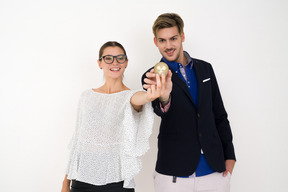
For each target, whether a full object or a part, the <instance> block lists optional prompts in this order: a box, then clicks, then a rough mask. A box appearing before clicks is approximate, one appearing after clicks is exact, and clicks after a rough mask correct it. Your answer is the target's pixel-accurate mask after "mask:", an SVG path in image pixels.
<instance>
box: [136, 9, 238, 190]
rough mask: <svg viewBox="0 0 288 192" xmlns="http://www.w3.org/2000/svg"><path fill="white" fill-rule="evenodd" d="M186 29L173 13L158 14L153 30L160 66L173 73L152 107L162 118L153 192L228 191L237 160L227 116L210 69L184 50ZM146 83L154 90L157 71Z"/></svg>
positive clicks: (151, 74)
mask: <svg viewBox="0 0 288 192" xmlns="http://www.w3.org/2000/svg"><path fill="white" fill-rule="evenodd" d="M183 27H184V23H183V20H182V19H181V17H180V16H179V15H177V14H174V13H166V14H162V15H160V16H159V17H158V18H157V19H156V21H155V22H154V25H153V33H154V43H155V45H156V46H157V47H158V49H159V51H160V53H161V55H162V56H163V57H162V59H161V61H162V62H165V63H166V64H167V65H168V66H169V68H170V70H171V71H172V74H173V75H171V72H169V73H168V75H167V76H166V78H165V77H164V76H163V75H162V77H161V78H162V82H164V84H163V85H165V89H163V90H164V91H163V92H162V93H161V97H159V99H156V100H154V101H153V102H152V105H153V108H154V112H155V113H156V114H157V115H159V116H160V117H161V125H160V131H159V136H158V156H157V163H156V172H155V175H154V185H155V192H193V191H205V192H208V191H209V192H212V191H213V192H226V191H227V192H228V191H229V190H230V177H231V174H232V171H233V168H234V164H235V160H236V158H235V154H234V146H233V143H232V133H231V129H230V125H229V121H228V119H227V113H226V111H225V108H224V105H223V102H222V98H221V95H220V91H219V87H218V84H217V80H216V77H215V74H214V72H213V69H212V66H211V65H210V64H209V63H207V62H205V61H202V60H198V59H195V58H191V57H190V55H189V54H188V53H187V52H185V51H183V46H182V43H183V42H184V40H185V35H184V32H183ZM171 76H172V82H171ZM163 78H164V79H165V81H163ZM157 79H158V77H157ZM172 83H173V86H172ZM142 84H144V85H143V87H144V88H145V89H147V88H148V87H150V86H152V85H153V86H155V84H156V75H155V74H154V71H153V69H152V70H151V69H150V70H148V72H147V73H146V74H144V75H143V77H142Z"/></svg>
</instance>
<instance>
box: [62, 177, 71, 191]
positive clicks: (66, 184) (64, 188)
mask: <svg viewBox="0 0 288 192" xmlns="http://www.w3.org/2000/svg"><path fill="white" fill-rule="evenodd" d="M67 176H68V175H65V178H64V181H63V184H62V189H61V192H70V180H69V179H67Z"/></svg>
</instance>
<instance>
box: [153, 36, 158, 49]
mask: <svg viewBox="0 0 288 192" xmlns="http://www.w3.org/2000/svg"><path fill="white" fill-rule="evenodd" d="M154 44H155V45H156V47H158V43H157V39H156V37H154Z"/></svg>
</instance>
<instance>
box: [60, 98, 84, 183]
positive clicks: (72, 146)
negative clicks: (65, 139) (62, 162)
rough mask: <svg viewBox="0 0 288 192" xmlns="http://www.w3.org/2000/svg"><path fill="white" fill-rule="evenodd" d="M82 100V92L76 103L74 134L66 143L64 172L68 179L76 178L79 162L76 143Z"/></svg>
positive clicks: (79, 126) (79, 127) (79, 128)
mask: <svg viewBox="0 0 288 192" xmlns="http://www.w3.org/2000/svg"><path fill="white" fill-rule="evenodd" d="M83 100H84V93H82V95H81V97H80V100H79V103H78V109H77V120H76V127H75V131H74V134H73V136H72V139H71V140H70V143H69V145H68V149H69V160H68V164H67V167H66V171H65V173H66V174H67V175H68V179H74V178H77V169H78V163H79V156H80V153H79V149H78V148H79V145H77V143H78V141H79V133H80V130H81V119H82V108H83V106H82V104H83Z"/></svg>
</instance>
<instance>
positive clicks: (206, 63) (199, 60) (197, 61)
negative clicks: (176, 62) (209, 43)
mask: <svg viewBox="0 0 288 192" xmlns="http://www.w3.org/2000/svg"><path fill="white" fill-rule="evenodd" d="M192 60H193V64H196V65H199V64H200V65H206V66H211V64H210V63H209V62H207V61H204V60H201V59H197V58H192Z"/></svg>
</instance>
